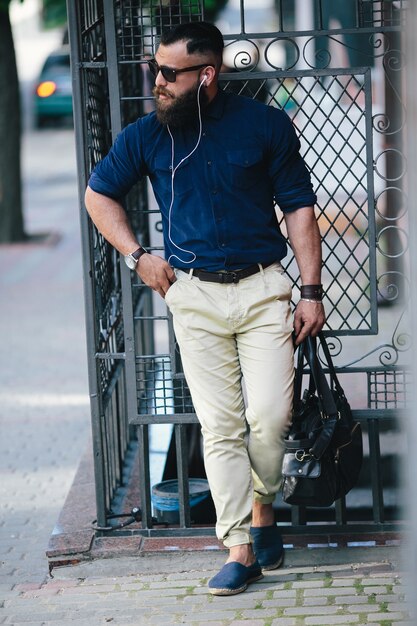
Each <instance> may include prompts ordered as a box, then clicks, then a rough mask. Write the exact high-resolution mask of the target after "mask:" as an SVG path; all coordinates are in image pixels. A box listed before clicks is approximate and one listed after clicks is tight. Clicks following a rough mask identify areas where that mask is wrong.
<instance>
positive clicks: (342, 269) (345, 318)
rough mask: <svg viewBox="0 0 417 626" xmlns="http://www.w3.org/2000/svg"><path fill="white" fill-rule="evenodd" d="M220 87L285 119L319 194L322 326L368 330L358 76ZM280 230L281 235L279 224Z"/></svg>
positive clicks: (369, 252)
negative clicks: (274, 108) (280, 110)
mask: <svg viewBox="0 0 417 626" xmlns="http://www.w3.org/2000/svg"><path fill="white" fill-rule="evenodd" d="M225 87H226V89H229V90H233V91H235V92H238V93H242V94H244V95H247V96H250V97H254V98H259V99H262V100H263V101H264V102H266V103H267V104H269V105H271V106H277V107H280V108H283V109H284V110H285V111H286V112H287V113H288V115H289V116H290V117H291V118H292V121H293V123H294V125H295V127H296V129H297V132H298V135H299V137H300V141H301V152H302V154H303V156H304V158H305V160H306V163H307V165H308V167H309V169H310V171H311V175H312V181H313V186H314V189H315V191H316V193H317V196H318V203H317V211H318V220H319V226H320V231H321V234H322V238H323V266H324V267H323V283H324V285H325V290H326V296H325V307H326V314H327V324H328V327H329V328H331V329H332V332H333V333H335V332H336V333H339V334H344V333H347V332H349V334H354V333H358V334H363V333H370V332H374V331H375V326H376V321H375V319H374V315H373V307H372V300H373V297H372V294H373V290H372V288H371V285H373V284H375V270H374V267H375V264H374V259H373V255H374V250H373V246H371V245H370V241H371V238H372V233H373V232H374V225H375V219H374V218H375V215H374V208H373V185H372V176H373V172H372V166H369V163H372V146H371V142H370V140H369V138H368V139H367V128H369V126H368V124H369V123H370V120H371V110H370V108H369V109H368V108H367V107H365V101H367V102H368V101H370V100H368V99H367V94H366V90H367V89H369V86H368V82H367V81H366V80H365V75H364V74H346V73H341V74H337V73H335V72H334V71H333V73H332V74H326V73H318V74H316V75H315V76H308V75H307V76H306V75H303V76H301V75H298V76H286V77H282V75H280V76H277V77H276V78H274V79H269V78H268V79H267V78H264V79H260V78H255V76H254V78H253V79H250V80H244V81H242V80H239V79H238V78H237V79H236V81H235V80H234V79H231V80H230V81H229V82H227V83H226V84H225ZM281 228H282V230H283V232H285V225H284V223H283V220H282V219H281ZM285 262H287V267H286V269H287V271H288V273H289V275H290V277H291V279H292V281H293V284H294V287H295V289H294V296H295V298H294V303H296V302H297V300H298V297H299V295H298V294H299V292H298V285H299V283H300V281H299V273H298V269H297V266H296V263H295V261H294V259H292V258H290V255H288V258H287V259H285Z"/></svg>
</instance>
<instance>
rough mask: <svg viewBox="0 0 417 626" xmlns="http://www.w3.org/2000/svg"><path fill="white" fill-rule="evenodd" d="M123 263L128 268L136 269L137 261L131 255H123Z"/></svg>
mask: <svg viewBox="0 0 417 626" xmlns="http://www.w3.org/2000/svg"><path fill="white" fill-rule="evenodd" d="M125 263H126V265H127V266H128V268H129V269H130V270H135V269H136V263H137V261H135V260H134V259H132V257H131V256H125Z"/></svg>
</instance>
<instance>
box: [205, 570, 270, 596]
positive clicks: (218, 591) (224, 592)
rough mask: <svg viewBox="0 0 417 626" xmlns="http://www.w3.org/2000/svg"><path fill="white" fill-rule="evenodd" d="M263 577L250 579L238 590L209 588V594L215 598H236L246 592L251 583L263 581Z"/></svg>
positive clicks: (261, 575) (260, 575)
mask: <svg viewBox="0 0 417 626" xmlns="http://www.w3.org/2000/svg"><path fill="white" fill-rule="evenodd" d="M263 577H264V575H263V574H259V576H254V577H253V578H250V579H249V580H248V581H247V582H246V583H245V584H244V585H242V586H241V587H238V588H237V589H228V588H227V587H225V588H223V589H222V588H221V587H214V588H213V587H212V588H210V587H209V592H210V593H211V594H212V595H213V596H235V595H236V594H238V593H242V592H243V591H246V589H247V588H248V585H250V583H254V582H256V581H257V580H261V578H263Z"/></svg>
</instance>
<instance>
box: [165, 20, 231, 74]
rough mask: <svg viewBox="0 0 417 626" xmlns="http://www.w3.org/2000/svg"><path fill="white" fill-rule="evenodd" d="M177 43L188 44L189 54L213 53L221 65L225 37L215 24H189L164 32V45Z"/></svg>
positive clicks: (179, 25)
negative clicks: (184, 42) (183, 42)
mask: <svg viewBox="0 0 417 626" xmlns="http://www.w3.org/2000/svg"><path fill="white" fill-rule="evenodd" d="M177 41H186V42H187V52H188V54H195V53H197V52H200V53H201V54H204V53H206V52H211V53H213V54H214V55H215V56H216V57H217V58H218V59H219V64H220V63H221V59H222V56H223V48H224V42H223V35H222V34H221V32H220V31H219V29H218V28H217V27H216V26H214V24H210V23H209V22H187V23H185V24H178V25H177V26H174V27H173V28H170V29H169V30H165V31H163V33H162V35H161V44H162V45H164V46H169V45H171V44H174V43H177Z"/></svg>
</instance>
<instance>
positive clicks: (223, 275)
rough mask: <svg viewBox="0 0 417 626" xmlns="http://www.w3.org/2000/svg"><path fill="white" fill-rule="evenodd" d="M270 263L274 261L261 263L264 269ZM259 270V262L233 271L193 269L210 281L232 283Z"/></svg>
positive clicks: (194, 274)
mask: <svg viewBox="0 0 417 626" xmlns="http://www.w3.org/2000/svg"><path fill="white" fill-rule="evenodd" d="M273 263H275V261H273ZM270 265H272V263H261V264H260V266H261V267H262V269H266V268H267V267H269V266H270ZM181 270H182V271H183V272H187V274H189V273H190V272H191V269H190V268H185V269H183V268H181ZM257 272H260V268H259V265H258V264H256V265H250V266H249V267H246V268H245V269H243V270H234V271H233V272H207V271H206V270H199V269H193V276H196V277H197V278H199V279H200V280H204V281H207V282H209V283H221V284H231V283H238V282H239V281H240V280H242V278H249V276H253V275H254V274H256V273H257Z"/></svg>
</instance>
